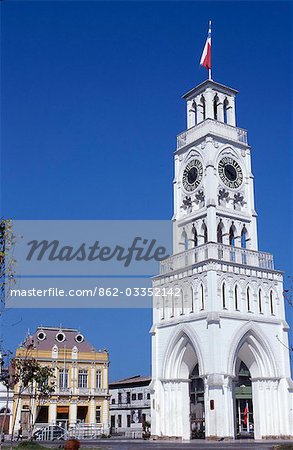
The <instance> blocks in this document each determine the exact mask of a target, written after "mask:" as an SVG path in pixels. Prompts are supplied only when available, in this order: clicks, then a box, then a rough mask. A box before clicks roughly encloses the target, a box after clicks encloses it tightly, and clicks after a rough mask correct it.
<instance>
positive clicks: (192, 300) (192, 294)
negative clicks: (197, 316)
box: [190, 286, 194, 313]
mask: <svg viewBox="0 0 293 450" xmlns="http://www.w3.org/2000/svg"><path fill="white" fill-rule="evenodd" d="M190 312H191V313H193V312H194V290H193V286H190Z"/></svg>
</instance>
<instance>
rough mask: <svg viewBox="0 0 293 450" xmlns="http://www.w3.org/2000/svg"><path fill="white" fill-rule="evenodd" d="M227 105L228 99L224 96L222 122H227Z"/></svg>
mask: <svg viewBox="0 0 293 450" xmlns="http://www.w3.org/2000/svg"><path fill="white" fill-rule="evenodd" d="M228 106H229V102H228V100H227V99H226V98H225V100H224V105H223V107H224V122H225V123H228Z"/></svg>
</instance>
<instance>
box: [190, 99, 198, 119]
mask: <svg viewBox="0 0 293 450" xmlns="http://www.w3.org/2000/svg"><path fill="white" fill-rule="evenodd" d="M191 111H192V113H193V114H194V125H197V105H196V102H195V100H193V102H192V110H191Z"/></svg>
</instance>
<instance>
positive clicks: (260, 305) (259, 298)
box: [258, 289, 262, 314]
mask: <svg viewBox="0 0 293 450" xmlns="http://www.w3.org/2000/svg"><path fill="white" fill-rule="evenodd" d="M258 310H259V313H260V314H262V293H261V289H259V291H258Z"/></svg>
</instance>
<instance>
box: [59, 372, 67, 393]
mask: <svg viewBox="0 0 293 450" xmlns="http://www.w3.org/2000/svg"><path fill="white" fill-rule="evenodd" d="M59 388H63V389H64V388H68V369H59Z"/></svg>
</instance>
